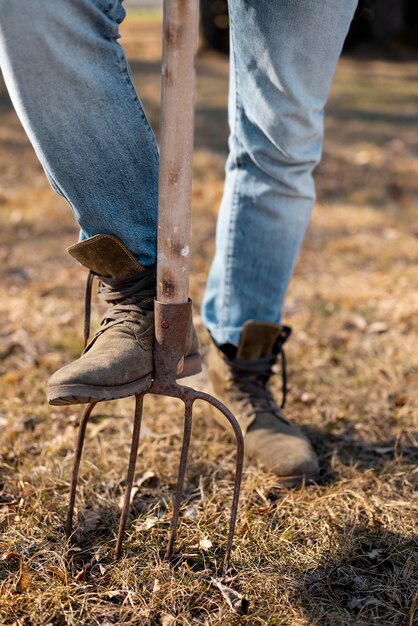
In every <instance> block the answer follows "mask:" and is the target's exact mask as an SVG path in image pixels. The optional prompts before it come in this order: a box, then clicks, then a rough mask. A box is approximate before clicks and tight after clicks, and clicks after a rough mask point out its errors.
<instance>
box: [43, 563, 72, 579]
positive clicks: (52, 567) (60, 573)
mask: <svg viewBox="0 0 418 626" xmlns="http://www.w3.org/2000/svg"><path fill="white" fill-rule="evenodd" d="M45 567H46V569H47V570H48V571H49V572H52V573H53V574H55V576H56V577H57V578H59V579H60V580H61V581H62V582H63V583H66V582H67V573H66V572H63V571H62V569H60V568H59V567H57V566H56V565H50V564H49V563H47V564H46V565H45Z"/></svg>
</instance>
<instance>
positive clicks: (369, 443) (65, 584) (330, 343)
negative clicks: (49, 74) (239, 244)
mask: <svg viewBox="0 0 418 626" xmlns="http://www.w3.org/2000/svg"><path fill="white" fill-rule="evenodd" d="M158 36H159V29H158V26H157V25H155V24H154V25H153V24H152V23H151V21H150V20H148V21H147V23H146V25H145V26H143V25H141V22H140V21H139V20H136V19H135V20H132V21H131V22H130V23H129V22H128V23H127V24H126V26H125V43H126V47H127V49H128V53H129V56H130V59H131V61H132V65H133V69H134V75H135V79H136V80H137V83H138V85H139V90H140V93H141V95H142V97H143V99H144V102H145V105H146V108H147V111H148V112H149V115H150V117H151V119H152V121H153V123H154V124H156V122H157V120H156V117H157V111H158V86H159V83H158V81H159V78H158V69H159V68H158V52H159V46H158ZM417 69H418V63H417V62H404V63H395V62H392V63H391V62H383V61H376V60H375V61H372V60H369V61H364V60H356V59H344V60H343V61H342V63H341V64H340V66H339V70H338V73H337V77H336V81H335V83H334V87H333V93H332V97H331V101H330V104H329V112H328V121H327V129H328V133H327V142H326V145H325V155H324V161H323V163H322V165H321V167H320V168H319V170H318V173H317V182H318V192H319V198H320V202H319V205H318V207H317V209H316V213H315V216H314V219H313V222H312V226H311V229H310V232H309V234H308V237H307V240H306V245H305V246H304V250H303V253H302V256H301V260H300V262H299V265H298V268H297V272H296V277H295V280H294V282H293V284H292V287H291V290H290V293H289V299H288V303H287V311H286V322H288V323H290V324H291V325H292V326H293V327H294V330H295V333H294V338H293V340H292V341H291V343H290V345H289V350H288V357H289V362H290V379H291V385H292V387H291V394H290V403H289V414H290V416H291V417H292V418H293V419H295V420H296V421H298V422H299V423H301V424H303V425H304V426H305V427H306V431H307V432H308V433H310V434H311V436H312V439H313V441H314V443H315V446H316V448H317V450H318V452H319V454H320V457H321V464H322V477H321V483H320V484H319V485H317V486H312V487H309V488H307V489H302V490H300V491H297V490H293V491H292V490H289V491H286V490H284V491H283V490H279V489H278V488H277V486H276V485H275V482H274V476H271V475H268V474H266V473H263V472H262V471H259V470H256V469H254V468H248V469H247V470H246V473H245V477H244V485H243V494H242V500H241V508H240V515H239V523H238V532H237V537H236V541H235V548H234V553H233V561H234V565H235V568H236V572H235V574H234V577H233V579H232V580H231V581H230V582H229V585H230V586H231V587H232V588H233V589H235V590H236V591H239V592H241V593H242V594H244V595H245V597H246V598H247V599H248V600H249V609H248V614H247V615H245V616H238V615H236V614H235V613H233V612H232V611H231V610H230V609H229V607H228V605H227V604H226V602H225V600H224V598H223V597H222V595H221V593H220V591H219V590H218V589H217V588H215V587H214V585H213V584H211V582H210V576H211V575H214V574H215V575H216V572H217V570H218V569H219V567H220V563H221V558H222V551H223V546H224V542H225V524H226V521H227V517H228V507H227V506H226V504H228V503H229V500H230V495H231V478H232V472H233V460H234V457H233V451H232V447H231V443H230V441H229V440H228V438H227V437H225V435H224V434H223V433H222V432H220V431H219V430H217V429H216V428H215V427H212V426H210V427H208V423H207V421H206V416H205V414H204V410H203V409H202V407H200V409H199V412H198V415H197V416H196V417H197V419H196V422H195V427H194V439H193V447H192V451H191V458H190V467H189V473H188V478H187V485H186V494H185V504H184V517H183V521H182V524H181V527H180V535H179V541H178V545H177V548H178V559H177V560H176V561H175V563H174V564H173V565H168V564H166V563H164V562H163V560H162V559H161V557H160V555H161V551H162V549H163V548H164V546H165V543H166V540H167V530H168V522H169V518H170V508H171V504H170V502H171V496H172V492H173V487H174V484H175V473H176V466H177V462H178V452H179V445H180V437H181V430H182V420H181V416H180V414H179V407H178V406H177V405H176V404H173V402H172V401H171V400H168V399H167V400H164V399H161V400H158V401H157V400H155V401H153V402H151V401H150V400H149V401H148V402H147V406H146V410H145V428H144V434H143V437H142V443H141V446H140V454H139V458H138V467H137V477H138V479H137V482H138V485H139V484H140V483H141V481H142V480H143V483H142V484H141V485H140V488H139V489H138V491H137V493H136V496H135V498H134V501H133V506H132V515H131V518H130V522H129V531H128V537H127V540H126V544H125V553H124V557H123V559H122V560H121V561H120V562H119V563H114V562H113V561H112V559H111V549H112V547H113V545H114V540H115V531H116V527H117V518H118V505H119V501H120V497H121V494H122V492H123V478H124V475H125V472H126V465H127V459H128V450H129V439H130V428H131V413H132V401H131V400H125V401H121V402H119V403H118V404H108V405H102V406H101V407H100V410H99V411H98V413H97V414H96V417H95V418H94V419H93V422H92V424H91V426H90V428H89V430H88V438H87V442H86V450H85V456H84V461H83V463H82V468H81V482H80V491H79V498H78V507H77V509H78V530H77V534H76V540H77V541H76V547H74V546H70V545H67V544H66V542H65V538H64V533H63V520H64V518H65V511H66V503H67V494H68V481H69V477H70V470H71V463H72V452H73V446H74V438H75V432H76V430H75V428H76V424H77V420H78V419H79V415H80V411H79V409H78V408H76V407H75V408H74V407H68V408H63V409H59V410H56V409H51V408H48V406H47V405H46V403H45V396H44V384H45V380H46V378H47V377H48V375H49V374H50V373H52V372H53V371H54V370H55V369H56V368H57V367H59V366H60V365H61V364H64V363H66V362H68V361H69V359H71V358H73V357H75V356H76V355H77V354H78V352H79V350H80V344H81V339H80V333H81V316H82V293H83V280H84V277H85V276H84V272H83V271H82V270H81V269H80V268H79V267H77V266H75V264H74V263H73V262H72V261H71V260H70V259H69V258H67V256H66V255H65V253H64V248H65V246H66V245H69V244H71V243H73V242H74V240H75V239H76V237H77V229H76V227H75V225H74V223H73V221H72V218H71V215H70V212H69V211H68V209H67V208H66V206H65V205H64V204H63V203H62V202H61V201H60V200H59V199H58V198H56V197H55V196H54V195H53V193H52V192H51V191H50V190H49V188H48V186H47V183H46V181H45V179H44V176H43V174H42V172H41V169H40V166H39V165H38V164H37V162H36V160H35V157H34V155H33V153H32V150H31V148H30V147H29V145H28V142H27V140H26V138H25V136H24V134H23V132H22V130H21V128H20V126H19V124H18V122H17V120H16V117H15V115H14V113H13V111H12V109H11V106H10V104H9V101H8V99H7V97H6V95H5V91H4V87H3V89H2V92H1V96H0V111H1V119H0V141H1V146H0V147H1V150H0V166H1V171H2V176H1V189H0V192H1V196H0V202H1V208H0V221H1V234H0V238H1V250H0V256H1V267H2V284H1V295H2V297H1V301H0V308H1V320H2V326H1V330H0V339H1V348H0V354H1V357H2V360H1V364H0V380H1V382H2V395H1V398H0V423H1V427H2V431H1V432H2V435H1V441H0V481H1V487H2V491H1V492H0V513H1V518H0V519H1V532H2V536H1V550H0V556H1V555H3V559H2V560H1V561H0V614H1V617H0V622H1V623H3V624H16V625H46V624H53V625H54V626H55V625H61V624H89V625H94V624H101V625H102V626H103V625H109V624H140V625H141V624H163V625H165V626H167V625H169V624H208V625H209V624H212V625H215V624H231V625H234V624H250V625H256V624H270V625H279V624H283V625H284V624H286V625H292V626H299V625H307V624H319V625H321V626H328V625H329V626H335V625H347V624H356V625H357V626H360V625H363V626H366V625H379V626H394V625H397V626H412V625H413V624H418V609H417V597H416V583H417V572H418V546H417V460H418V454H417V439H418V432H417V426H418V424H417V403H418V394H417V382H418V350H417V348H416V346H417V331H418V323H417V319H418V272H417V262H418V245H417V244H418V239H417V237H418V218H417V214H416V203H417V196H418V182H417V181H418V143H417V142H418V136H417V123H418V118H417V115H416V101H417V97H418V87H417V82H416V80H415V79H416V74H417ZM199 75H200V79H199V98H198V100H199V110H198V115H197V140H196V146H197V147H196V159H195V185H194V239H193V249H194V255H193V263H194V272H193V284H192V295H193V298H194V300H195V302H196V304H199V302H200V299H201V295H202V289H203V284H204V280H205V276H206V272H207V269H208V263H209V261H210V257H211V254H212V251H213V235H214V228H215V217H216V211H217V208H218V204H219V199H220V196H221V192H222V170H223V161H224V157H225V152H226V132H227V129H226V116H225V104H226V87H227V62H226V60H225V59H223V58H219V57H217V56H215V55H212V54H209V53H205V54H204V55H202V58H201V60H200V64H199ZM196 310H198V309H197V308H196ZM200 331H201V340H202V344H203V345H205V344H207V337H206V335H205V332H204V329H203V328H202V325H201V324H200ZM197 382H198V383H199V384H204V381H203V380H201V381H197ZM146 472H152V474H150V473H148V474H146ZM206 538H208V539H209V540H210V541H211V542H212V543H213V547H212V548H210V549H207V550H205V549H203V548H202V547H201V542H202V540H203V539H206ZM180 554H181V556H180ZM22 563H23V565H22ZM22 568H23V574H24V576H23V579H22V577H21V573H19V570H20V572H22ZM19 579H21V580H20V591H21V593H16V584H17V583H18V582H19Z"/></svg>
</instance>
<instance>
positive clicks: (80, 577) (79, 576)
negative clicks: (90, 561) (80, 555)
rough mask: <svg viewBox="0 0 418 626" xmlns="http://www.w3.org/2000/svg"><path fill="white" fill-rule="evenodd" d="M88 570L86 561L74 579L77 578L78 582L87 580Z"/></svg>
mask: <svg viewBox="0 0 418 626" xmlns="http://www.w3.org/2000/svg"><path fill="white" fill-rule="evenodd" d="M86 572H87V563H84V565H83V567H82V568H81V570H80V571H79V572H78V574H77V575H76V576H74V580H77V581H78V582H82V581H84V580H86Z"/></svg>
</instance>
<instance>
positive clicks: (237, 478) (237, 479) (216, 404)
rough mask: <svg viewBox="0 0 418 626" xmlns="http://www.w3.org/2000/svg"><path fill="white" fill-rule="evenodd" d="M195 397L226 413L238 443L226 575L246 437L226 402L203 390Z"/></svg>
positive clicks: (196, 393)
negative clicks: (223, 402)
mask: <svg viewBox="0 0 418 626" xmlns="http://www.w3.org/2000/svg"><path fill="white" fill-rule="evenodd" d="M195 399H196V400H203V401H205V402H208V403H209V404H211V405H212V406H213V407H215V408H216V409H217V410H218V411H220V412H221V413H222V414H223V415H225V417H226V419H227V420H228V422H229V423H230V424H231V426H232V428H233V430H234V434H235V439H236V444H237V456H236V464H235V481H234V494H233V497H232V506H231V517H230V520H229V531H228V539H227V543H226V550H225V557H224V564H223V574H224V575H225V574H226V573H227V572H228V570H229V568H230V560H231V550H232V542H233V539H234V532H235V524H236V521H237V514H238V503H239V495H240V491H241V480H242V470H243V465H244V437H243V435H242V431H241V428H240V426H239V424H238V422H237V421H236V419H235V417H234V416H233V415H232V413H231V411H230V410H229V409H228V408H227V407H226V406H225V405H224V404H222V402H220V401H219V400H217V399H216V398H214V397H213V396H211V395H209V394H208V393H204V392H203V391H195Z"/></svg>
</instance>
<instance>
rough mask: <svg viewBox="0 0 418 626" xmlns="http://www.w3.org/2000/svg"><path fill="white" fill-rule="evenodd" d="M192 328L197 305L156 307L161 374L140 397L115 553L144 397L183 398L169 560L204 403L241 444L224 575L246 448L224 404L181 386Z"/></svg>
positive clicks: (158, 371) (117, 551) (69, 527)
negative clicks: (197, 413)
mask: <svg viewBox="0 0 418 626" xmlns="http://www.w3.org/2000/svg"><path fill="white" fill-rule="evenodd" d="M190 323H191V301H190V300H189V302H186V303H184V304H165V303H161V302H158V301H156V302H155V349H154V350H155V352H154V363H155V372H154V377H153V381H152V383H151V386H150V387H149V388H148V389H147V390H146V391H145V392H142V393H141V394H138V395H136V403H135V414H134V424H133V434H132V444H131V452H130V458H129V465H128V474H127V480H126V490H125V496H124V502H123V506H122V511H121V517H120V523H119V533H118V538H117V542H116V547H115V557H116V558H119V557H120V555H121V551H122V542H123V537H124V533H125V527H126V522H127V519H128V513H129V506H130V499H131V490H132V486H133V481H134V476H135V465H136V458H137V453H138V443H139V435H140V428H141V418H142V406H143V399H144V396H145V395H146V394H147V393H149V394H153V395H158V396H169V397H172V398H178V399H180V400H182V402H183V403H184V407H185V411H184V432H183V443H182V449H181V456H180V465H179V470H178V479H177V486H176V491H175V495H174V501H173V517H172V520H171V528H170V537H169V541H168V546H167V550H166V555H165V556H166V558H167V559H169V558H170V557H171V556H172V553H173V547H174V541H175V538H176V534H177V525H178V520H179V516H180V506H181V498H182V494H183V487H184V479H185V475H186V465H187V457H188V451H189V444H190V435H191V430H192V418H193V404H194V402H195V401H196V400H203V401H205V402H207V403H208V404H211V405H212V406H213V407H215V408H216V409H217V410H218V411H220V412H221V413H223V415H224V416H225V418H226V419H227V420H228V421H229V423H230V424H231V426H232V429H233V431H234V433H235V438H236V450H237V454H236V470H235V482H234V491H233V497H232V508H231V516H230V521H229V532H228V538H227V544H226V550H225V558H224V572H226V571H227V570H228V569H229V565H230V556H231V549H232V542H233V537H234V530H235V523H236V517H237V510H238V500H239V494H240V487H241V476H242V468H243V456H244V443H243V436H242V432H241V429H240V427H239V425H238V422H237V421H236V419H235V418H234V416H233V415H232V413H231V412H230V411H229V410H228V409H227V407H226V406H224V405H223V404H222V403H221V402H219V400H217V399H216V398H214V397H212V396H210V395H209V394H207V393H204V392H202V391H197V390H195V389H193V388H191V387H187V386H185V385H180V384H178V383H177V380H176V370H177V367H178V364H179V363H180V362H181V359H182V357H183V355H184V349H185V344H186V337H187V332H188V327H189V324H190ZM94 406H95V404H89V405H87V407H86V409H85V411H84V413H83V417H82V420H81V423H80V427H79V434H78V442H77V448H76V455H75V461H74V468H73V477H72V483H71V493H70V503H69V507H68V516H67V526H66V530H67V535H68V536H70V535H71V532H72V520H73V513H74V504H75V495H76V488H77V478H78V470H79V465H80V459H81V454H82V450H83V443H84V435H85V431H86V426H87V422H88V419H89V417H90V415H91V412H92V410H93V408H94Z"/></svg>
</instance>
